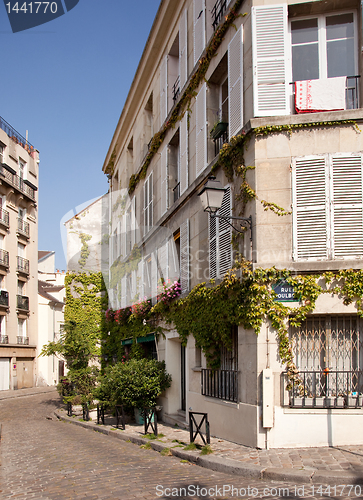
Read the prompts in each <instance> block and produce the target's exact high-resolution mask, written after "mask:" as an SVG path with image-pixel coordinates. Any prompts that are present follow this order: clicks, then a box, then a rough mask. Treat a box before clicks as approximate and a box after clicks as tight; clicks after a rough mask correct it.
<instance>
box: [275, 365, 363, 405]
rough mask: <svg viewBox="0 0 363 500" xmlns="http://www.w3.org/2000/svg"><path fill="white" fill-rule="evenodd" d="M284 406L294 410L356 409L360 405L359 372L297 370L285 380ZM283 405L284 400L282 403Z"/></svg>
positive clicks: (361, 374) (362, 378) (362, 393)
mask: <svg viewBox="0 0 363 500" xmlns="http://www.w3.org/2000/svg"><path fill="white" fill-rule="evenodd" d="M283 375H284V378H285V387H288V388H289V401H288V406H291V407H294V408H352V407H354V408H357V407H361V406H362V403H363V401H362V398H363V370H359V369H356V370H328V369H325V370H324V371H300V372H298V373H297V374H296V376H294V378H293V380H292V381H291V382H289V381H288V380H287V374H286V373H284V374H283ZM284 404H285V401H284Z"/></svg>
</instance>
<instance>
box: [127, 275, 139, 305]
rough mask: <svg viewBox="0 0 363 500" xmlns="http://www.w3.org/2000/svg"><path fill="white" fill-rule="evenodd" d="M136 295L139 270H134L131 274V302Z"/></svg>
mask: <svg viewBox="0 0 363 500" xmlns="http://www.w3.org/2000/svg"><path fill="white" fill-rule="evenodd" d="M136 294H137V269H134V270H133V271H132V273H131V300H134V298H135V295H136ZM128 305H130V304H128Z"/></svg>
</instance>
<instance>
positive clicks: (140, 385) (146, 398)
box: [97, 359, 171, 410]
mask: <svg viewBox="0 0 363 500" xmlns="http://www.w3.org/2000/svg"><path fill="white" fill-rule="evenodd" d="M170 384H171V376H170V375H169V374H168V373H167V372H166V369H165V362H164V361H155V360H154V359H131V360H130V361H127V362H125V363H122V362H121V363H117V364H116V365H114V366H110V367H108V368H107V369H106V371H105V375H103V376H102V377H100V385H99V387H98V388H97V398H98V399H99V400H100V401H104V402H108V403H109V404H112V405H116V404H123V405H124V408H125V409H126V410H130V409H131V408H151V407H154V406H155V405H156V400H157V398H158V397H159V396H160V395H161V394H162V392H163V391H165V389H167V388H168V387H170Z"/></svg>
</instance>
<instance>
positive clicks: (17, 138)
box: [0, 116, 35, 155]
mask: <svg viewBox="0 0 363 500" xmlns="http://www.w3.org/2000/svg"><path fill="white" fill-rule="evenodd" d="M0 128H1V129H2V130H3V131H4V132H5V133H6V134H7V135H8V136H9V137H10V139H12V140H13V141H14V142H15V143H16V144H19V145H20V146H21V147H22V148H24V149H25V150H26V151H27V152H28V153H29V154H30V155H32V154H33V153H35V148H34V146H32V145H31V144H30V142H29V141H27V140H26V139H25V138H24V137H23V136H22V135H21V134H19V132H17V131H16V130H15V128H14V127H12V126H11V125H10V124H9V123H8V122H7V121H6V120H4V118H2V117H1V116H0Z"/></svg>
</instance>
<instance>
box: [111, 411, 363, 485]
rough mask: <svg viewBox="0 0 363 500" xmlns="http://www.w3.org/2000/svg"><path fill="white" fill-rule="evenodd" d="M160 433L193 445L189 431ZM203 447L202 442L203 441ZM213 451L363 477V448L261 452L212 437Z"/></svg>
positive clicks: (138, 430) (134, 430)
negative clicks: (355, 473) (358, 474)
mask: <svg viewBox="0 0 363 500" xmlns="http://www.w3.org/2000/svg"><path fill="white" fill-rule="evenodd" d="M106 423H107V420H106ZM110 423H114V420H110ZM126 432H127V433H128V434H130V433H131V434H134V435H138V436H140V435H142V434H143V432H144V428H143V426H137V425H135V424H132V425H126ZM158 432H159V433H161V434H164V437H163V438H161V439H160V441H162V442H164V443H166V444H168V445H169V444H172V442H173V440H175V439H177V440H179V441H182V442H184V443H189V431H187V430H184V429H177V428H175V427H172V426H170V425H163V424H161V423H158ZM199 443H202V441H201V440H199ZM211 447H212V449H213V451H214V456H221V457H224V458H231V459H233V460H238V461H240V462H244V463H250V464H254V465H260V466H262V467H283V468H288V469H292V468H295V469H299V470H301V469H315V470H319V471H344V472H345V471H351V472H359V473H362V476H363V446H342V447H331V448H328V447H321V448H292V449H272V450H257V449H255V448H250V447H247V446H242V445H239V444H235V443H231V442H229V441H225V440H222V439H218V438H213V437H211Z"/></svg>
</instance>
